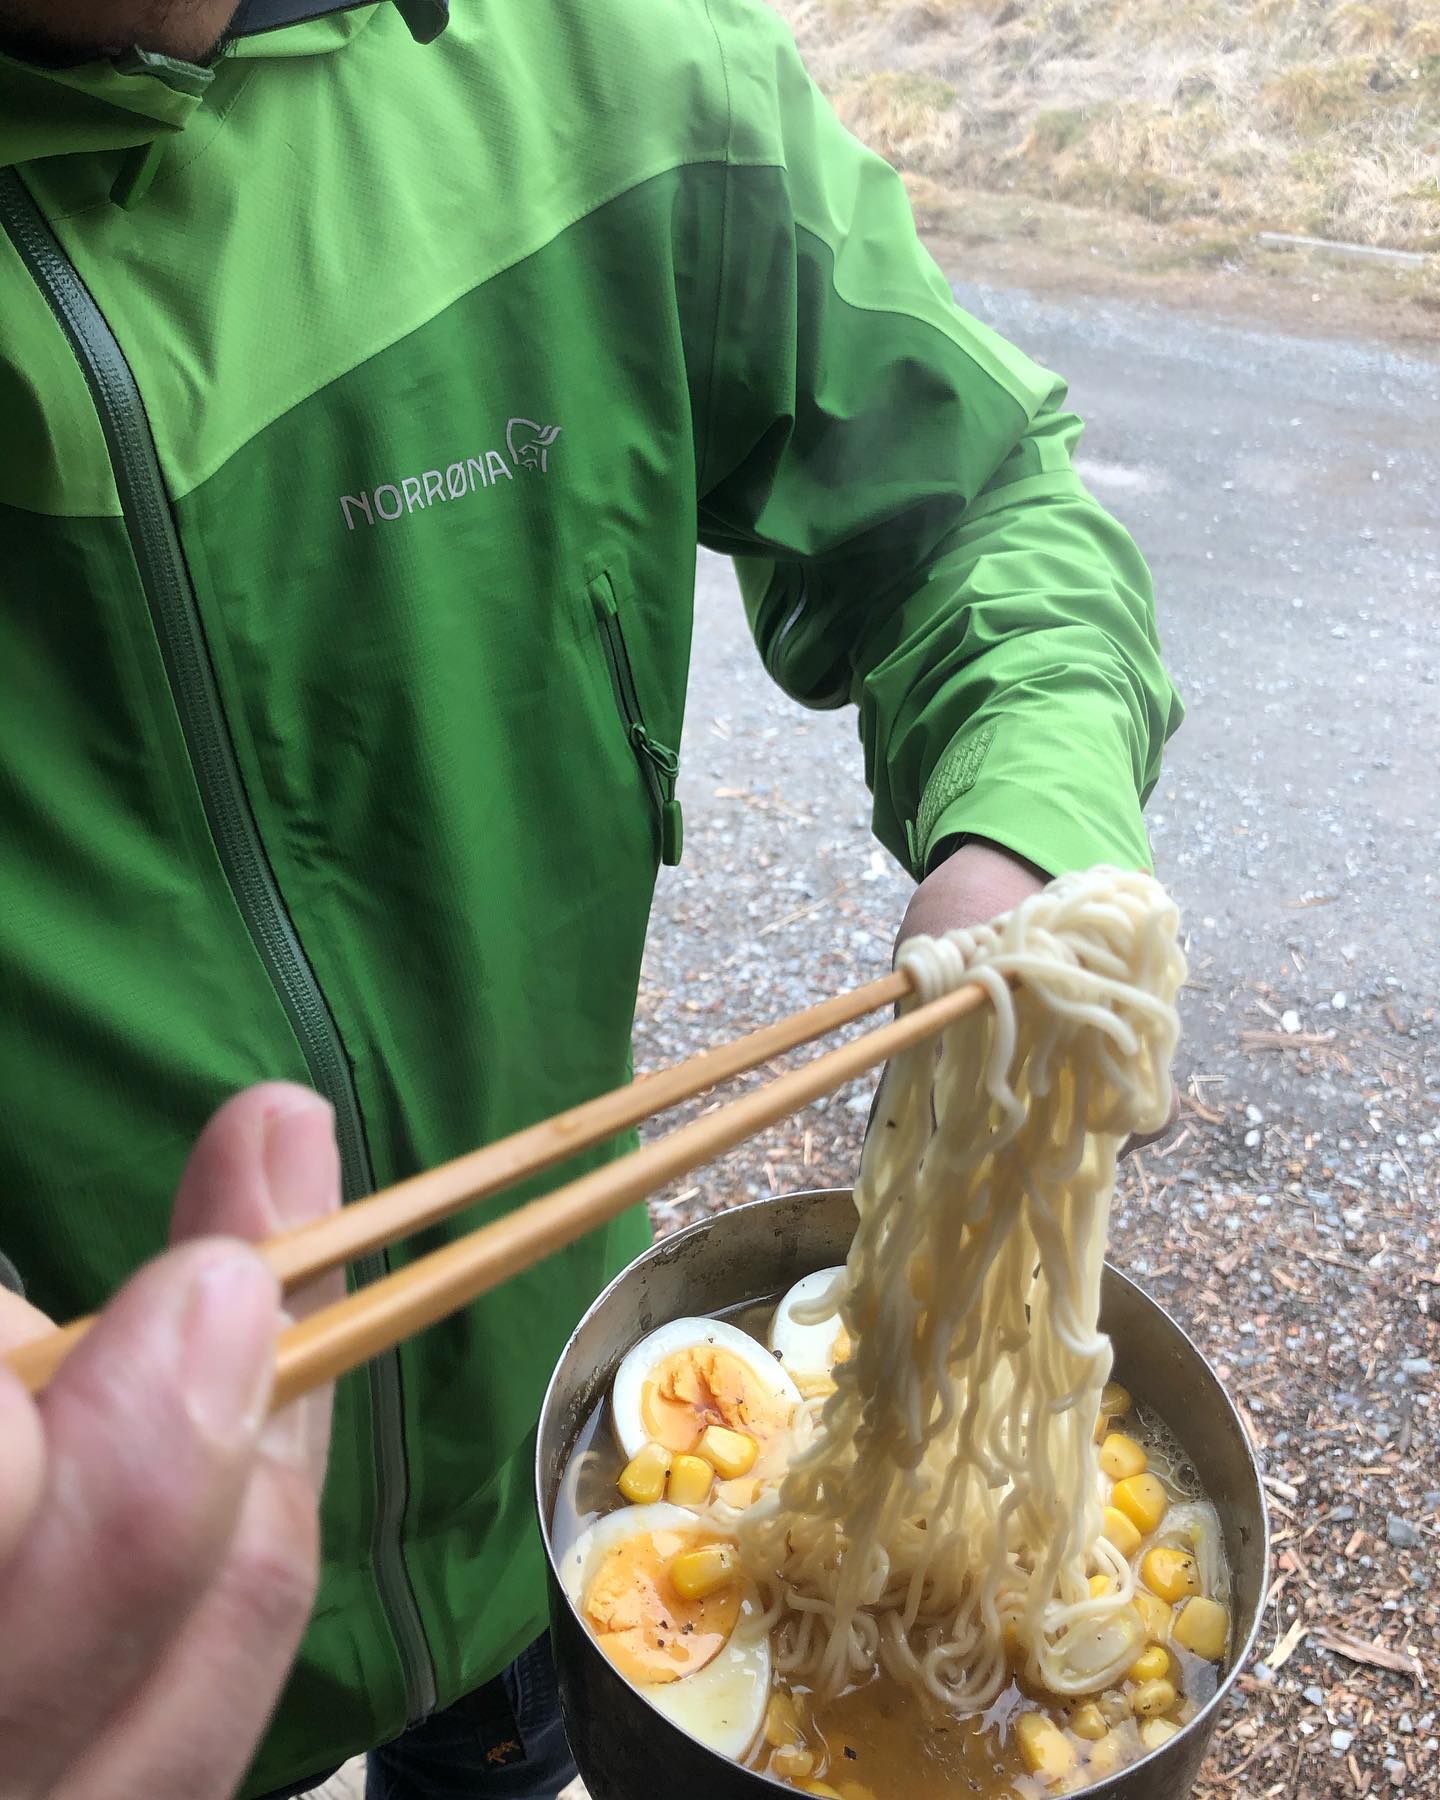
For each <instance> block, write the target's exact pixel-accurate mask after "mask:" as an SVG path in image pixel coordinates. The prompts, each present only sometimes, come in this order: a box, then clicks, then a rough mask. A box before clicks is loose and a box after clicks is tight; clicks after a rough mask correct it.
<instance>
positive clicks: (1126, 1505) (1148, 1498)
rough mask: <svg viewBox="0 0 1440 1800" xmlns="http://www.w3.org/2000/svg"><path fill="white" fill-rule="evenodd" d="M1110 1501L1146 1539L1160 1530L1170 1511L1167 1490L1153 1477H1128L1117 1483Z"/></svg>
mask: <svg viewBox="0 0 1440 1800" xmlns="http://www.w3.org/2000/svg"><path fill="white" fill-rule="evenodd" d="M1110 1500H1111V1504H1112V1505H1114V1506H1118V1507H1119V1509H1120V1511H1121V1512H1123V1513H1124V1514H1125V1516H1126V1518H1127V1519H1129V1520H1130V1522H1131V1524H1132V1525H1134V1526H1135V1527H1136V1528H1137V1530H1139V1531H1140V1532H1142V1533H1143V1534H1144V1535H1145V1536H1146V1537H1148V1536H1149V1535H1150V1533H1151V1532H1152V1531H1158V1530H1159V1528H1160V1522H1161V1520H1162V1519H1163V1518H1164V1517H1165V1515H1166V1513H1167V1512H1169V1510H1170V1502H1169V1500H1168V1499H1167V1498H1166V1496H1165V1490H1164V1488H1163V1487H1161V1485H1160V1483H1159V1482H1158V1481H1157V1480H1156V1479H1155V1477H1154V1476H1153V1475H1127V1476H1126V1477H1125V1479H1124V1480H1123V1481H1117V1482H1116V1483H1115V1491H1114V1492H1113V1493H1112V1494H1111V1496H1110Z"/></svg>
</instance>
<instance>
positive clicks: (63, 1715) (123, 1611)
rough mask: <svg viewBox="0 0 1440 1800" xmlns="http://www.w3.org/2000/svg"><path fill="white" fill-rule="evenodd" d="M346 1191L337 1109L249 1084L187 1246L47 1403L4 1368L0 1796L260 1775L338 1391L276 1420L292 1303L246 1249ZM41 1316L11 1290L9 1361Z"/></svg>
mask: <svg viewBox="0 0 1440 1800" xmlns="http://www.w3.org/2000/svg"><path fill="white" fill-rule="evenodd" d="M338 1200H339V1159H338V1156H337V1153H336V1149H335V1137H334V1128H333V1121H332V1116H331V1112H330V1108H329V1107H328V1106H326V1105H325V1104H324V1102H323V1101H321V1100H319V1099H317V1098H316V1096H315V1095H314V1094H311V1093H309V1092H308V1091H307V1090H305V1089H304V1088H299V1087H292V1086H290V1085H288V1084H284V1083H279V1082H272V1083H267V1084H266V1085H264V1086H261V1087H257V1088H252V1089H250V1090H249V1091H248V1092H246V1093H244V1094H240V1095H237V1096H236V1097H235V1098H234V1099H233V1100H231V1101H230V1102H229V1103H228V1104H227V1105H226V1106H224V1107H222V1108H221V1110H220V1111H219V1112H218V1113H217V1114H216V1115H215V1117H214V1118H213V1119H212V1120H211V1121H210V1123H209V1125H208V1126H207V1127H206V1128H205V1131H204V1132H203V1133H202V1135H201V1137H200V1139H199V1141H198V1143H197V1144H196V1146H195V1150H194V1153H193V1154H192V1156H191V1158H190V1161H189V1164H188V1166H187V1168H186V1170H185V1174H184V1177H183V1178H182V1180H181V1183H180V1190H179V1193H178V1195H177V1196H176V1201H175V1212H174V1223H173V1226H172V1232H171V1242H172V1246H173V1247H172V1248H171V1249H170V1250H169V1251H168V1252H167V1253H166V1254H165V1255H164V1256H162V1257H160V1258H158V1259H157V1260H156V1261H155V1262H152V1263H150V1264H149V1265H148V1266H147V1267H145V1268H143V1269H142V1270H141V1271H140V1272H139V1274H137V1275H136V1276H135V1277H134V1279H133V1280H131V1281H130V1282H129V1283H128V1284H127V1285H126V1286H125V1287H124V1288H123V1289H122V1290H121V1291H120V1293H119V1294H118V1295H117V1296H116V1297H115V1299H114V1300H112V1301H111V1303H110V1304H109V1305H108V1306H107V1307H106V1308H105V1310H104V1312H103V1313H102V1314H101V1315H100V1317H99V1319H98V1320H97V1322H96V1324H95V1325H94V1327H93V1328H92V1329H91V1331H90V1332H89V1334H88V1335H87V1336H86V1337H85V1338H84V1339H83V1340H82V1341H81V1342H80V1344H79V1345H78V1346H77V1347H76V1349H75V1350H73V1351H72V1352H71V1354H70V1356H69V1358H68V1359H67V1361H66V1362H65V1363H64V1365H63V1366H62V1367H61V1369H60V1370H59V1371H58V1372H57V1374H56V1375H55V1376H54V1378H53V1379H52V1380H51V1382H50V1384H49V1386H48V1388H47V1389H46V1390H45V1392H44V1394H43V1395H42V1396H41V1397H40V1398H39V1400H38V1401H36V1400H33V1399H32V1398H31V1397H30V1395H29V1394H28V1393H27V1392H26V1391H25V1389H24V1388H23V1387H22V1385H21V1384H20V1382H19V1381H18V1380H17V1379H16V1378H15V1376H14V1375H13V1374H11V1372H10V1371H9V1370H8V1369H7V1368H6V1367H5V1366H4V1365H3V1363H0V1621H3V1629H0V1794H3V1797H4V1800H42V1797H43V1800H170V1797H172V1796H173V1797H175V1800H179V1797H180V1796H183V1797H184V1800H223V1797H224V1796H228V1795H229V1794H231V1793H232V1792H233V1791H234V1789H235V1787H236V1785H237V1783H238V1782H239V1780H240V1778H241V1776H242V1775H243V1774H244V1772H245V1769H246V1767H247V1765H248V1763H249V1761H250V1758H251V1755H252V1753H253V1750H254V1747H255V1744H256V1741H257V1739H258V1738H259V1736H260V1734H261V1732H262V1731H263V1730H264V1727H265V1723H266V1721H267V1719H268V1717H269V1715H270V1712H271V1709H272V1708H273V1706H274V1704H275V1699H276V1696H277V1694H278V1693H279V1690H280V1686H281V1683H282V1682H283V1680H284V1678H285V1674H286V1671H287V1670H288V1668H289V1666H290V1662H291V1660H292V1658H293V1656H294V1653H295V1647H296V1645H297V1643H298V1642H299V1638H300V1634H301V1632H302V1631H303V1629H304V1627H305V1623H306V1620H307V1619H308V1617H309V1614H310V1608H311V1604H312V1602H313V1598H314V1589H315V1579H316V1565H317V1537H318V1528H317V1496H318V1492H319V1486H320V1482H321V1480H322V1478H323V1475H324V1466H325V1453H326V1446H327V1443H328V1440H329V1429H330V1398H329V1395H328V1393H327V1394H317V1395H312V1396H310V1397H308V1398H307V1399H305V1400H302V1401H300V1402H298V1403H297V1404H296V1405H294V1406H291V1407H289V1408H287V1409H286V1411H285V1412H283V1413H281V1414H279V1415H278V1416H277V1417H276V1418H275V1419H274V1420H272V1421H270V1422H269V1423H268V1424H267V1423H266V1411H267V1406H268V1401H269V1395H270V1385H271V1376H272V1367H273V1361H274V1342H275V1336H276V1332H277V1330H278V1329H279V1327H280V1326H281V1325H282V1324H283V1322H284V1317H283V1314H282V1312H281V1303H280V1296H279V1292H278V1289H277V1287H276V1283H275V1280H274V1277H273V1276H272V1275H271V1273H270V1271H269V1269H268V1268H267V1266H266V1265H265V1263H264V1262H262V1260H261V1259H260V1258H259V1257H258V1256H257V1255H256V1254H255V1252H254V1251H253V1250H251V1249H249V1248H247V1247H246V1245H245V1244H244V1243H242V1242H240V1241H239V1240H241V1239H256V1238H261V1237H266V1236H269V1235H270V1234H271V1233H273V1232H276V1231H279V1230H282V1229H285V1228H287V1227H289V1226H293V1225H298V1224H302V1223H304V1222H305V1221H307V1220H309V1219H313V1218H315V1217H317V1216H318V1215H319V1214H321V1213H323V1212H326V1211H328V1210H329V1209H330V1208H332V1207H333V1206H335V1205H336V1204H338ZM325 1290H329V1291H325ZM333 1291H335V1290H334V1284H333V1282H331V1281H327V1282H326V1283H324V1284H320V1283H317V1284H316V1287H315V1290H313V1291H311V1292H308V1293H307V1294H306V1295H305V1296H304V1297H303V1299H304V1301H305V1302H306V1303H308V1305H314V1304H317V1303H318V1302H319V1301H320V1300H321V1299H328V1298H329V1297H331V1292H333ZM291 1310H292V1311H294V1312H298V1311H303V1310H306V1306H305V1305H297V1304H295V1303H294V1302H292V1305H291ZM49 1329H50V1322H49V1320H48V1319H46V1318H45V1316H44V1315H43V1314H42V1313H39V1312H37V1311H36V1310H35V1308H34V1307H31V1306H28V1305H27V1304H26V1303H25V1302H24V1301H23V1300H20V1299H18V1298H17V1297H16V1296H14V1295H12V1294H9V1293H5V1292H0V1352H3V1351H5V1350H9V1349H13V1348H15V1347H16V1345H18V1344H21V1343H24V1342H26V1341H27V1340H28V1339H30V1338H32V1337H35V1336H37V1335H40V1334H42V1333H44V1332H46V1331H48V1330H49Z"/></svg>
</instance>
